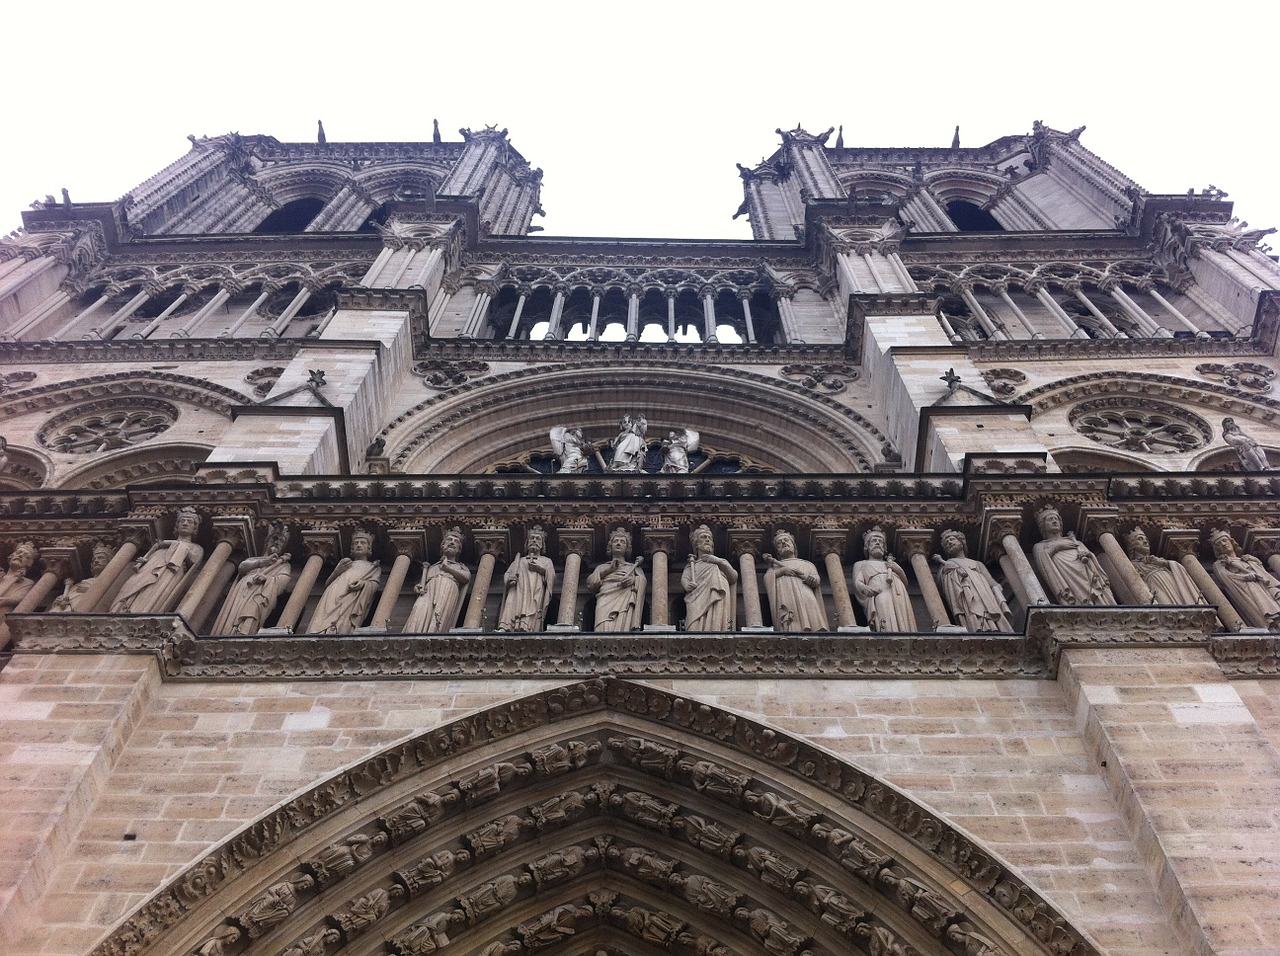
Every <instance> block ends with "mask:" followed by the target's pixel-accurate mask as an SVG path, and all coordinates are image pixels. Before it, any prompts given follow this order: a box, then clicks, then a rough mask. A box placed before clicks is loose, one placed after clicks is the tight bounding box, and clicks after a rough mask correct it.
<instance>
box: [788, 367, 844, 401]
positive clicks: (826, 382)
mask: <svg viewBox="0 0 1280 956" xmlns="http://www.w3.org/2000/svg"><path fill="white" fill-rule="evenodd" d="M780 371H781V373H782V377H783V378H786V379H789V380H790V381H792V382H795V383H797V384H799V385H803V386H804V387H805V388H812V389H816V390H818V391H820V392H826V393H827V394H829V395H835V394H838V393H840V392H843V391H844V388H845V386H846V385H848V384H849V383H850V382H853V381H856V380H857V378H858V375H859V372H858V369H857V368H856V367H855V366H853V365H845V364H843V363H834V364H831V365H784V366H782V368H781V369H780Z"/></svg>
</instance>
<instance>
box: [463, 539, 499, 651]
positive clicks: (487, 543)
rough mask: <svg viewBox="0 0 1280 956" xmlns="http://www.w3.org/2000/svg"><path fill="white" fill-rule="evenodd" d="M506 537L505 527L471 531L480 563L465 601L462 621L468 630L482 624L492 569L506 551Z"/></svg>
mask: <svg viewBox="0 0 1280 956" xmlns="http://www.w3.org/2000/svg"><path fill="white" fill-rule="evenodd" d="M507 537H508V535H507V529H506V528H477V529H476V530H475V531H474V532H472V538H473V539H474V540H475V543H476V549H477V550H478V551H479V552H480V563H479V566H478V567H477V568H476V576H475V579H474V580H473V581H472V582H471V600H470V601H469V602H468V603H467V616H466V617H465V618H464V619H463V622H462V626H463V627H465V628H467V629H468V630H479V629H480V628H481V627H483V626H484V623H485V621H484V607H485V602H486V601H488V599H489V585H490V584H491V583H492V582H493V569H494V568H495V567H496V566H497V563H498V558H499V557H501V556H502V555H504V554H506V553H507V547H508V544H507Z"/></svg>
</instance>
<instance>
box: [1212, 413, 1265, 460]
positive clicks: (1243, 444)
mask: <svg viewBox="0 0 1280 956" xmlns="http://www.w3.org/2000/svg"><path fill="white" fill-rule="evenodd" d="M1222 439H1223V441H1225V442H1226V443H1227V444H1228V445H1230V446H1231V448H1232V450H1233V451H1235V453H1236V457H1237V458H1239V459H1240V470H1241V471H1270V470H1271V464H1270V462H1268V461H1267V453H1266V452H1265V451H1264V450H1263V448H1262V446H1261V445H1259V444H1258V443H1257V441H1255V440H1254V439H1252V438H1250V437H1249V436H1248V435H1246V434H1245V433H1244V432H1242V431H1241V430H1240V426H1239V425H1237V424H1236V420H1235V419H1234V418H1224V419H1223V420H1222Z"/></svg>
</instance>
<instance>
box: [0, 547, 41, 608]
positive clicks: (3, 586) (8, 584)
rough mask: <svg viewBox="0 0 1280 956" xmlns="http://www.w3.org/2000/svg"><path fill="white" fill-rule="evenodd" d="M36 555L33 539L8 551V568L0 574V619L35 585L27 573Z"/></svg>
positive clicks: (37, 552) (37, 553) (38, 553)
mask: <svg viewBox="0 0 1280 956" xmlns="http://www.w3.org/2000/svg"><path fill="white" fill-rule="evenodd" d="M38 557H40V552H39V551H37V550H36V545H35V542H34V541H21V542H19V543H18V544H15V545H14V546H13V550H12V551H10V552H9V568H8V570H7V571H5V572H4V574H2V575H0V621H2V620H3V619H4V613H5V612H6V611H12V610H13V609H14V608H15V607H17V606H18V603H19V602H20V601H21V600H22V599H23V598H24V597H25V596H26V594H27V592H28V591H30V590H31V589H32V588H33V587H34V586H35V582H34V581H32V580H31V579H30V578H29V577H27V573H28V572H29V571H30V570H31V565H33V564H35V563H36V558H38Z"/></svg>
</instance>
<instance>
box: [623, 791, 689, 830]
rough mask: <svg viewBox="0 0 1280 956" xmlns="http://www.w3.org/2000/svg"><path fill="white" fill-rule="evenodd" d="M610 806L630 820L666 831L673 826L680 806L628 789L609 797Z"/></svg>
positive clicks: (653, 828) (652, 828)
mask: <svg viewBox="0 0 1280 956" xmlns="http://www.w3.org/2000/svg"><path fill="white" fill-rule="evenodd" d="M609 806H610V807H612V808H613V811H614V812H615V813H619V814H621V815H622V816H624V817H626V818H627V819H628V820H634V821H635V822H636V823H638V824H640V825H641V826H644V827H648V828H649V829H651V830H659V831H661V832H662V833H666V832H667V831H668V830H669V829H670V828H671V821H672V819H673V818H674V817H675V813H676V811H677V810H679V809H680V808H679V807H677V806H676V805H675V804H674V803H664V802H663V801H661V800H659V799H658V798H657V797H655V796H652V795H651V794H648V793H643V792H641V791H639V790H628V791H627V792H626V793H615V794H614V795H613V796H612V797H610V798H609Z"/></svg>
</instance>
